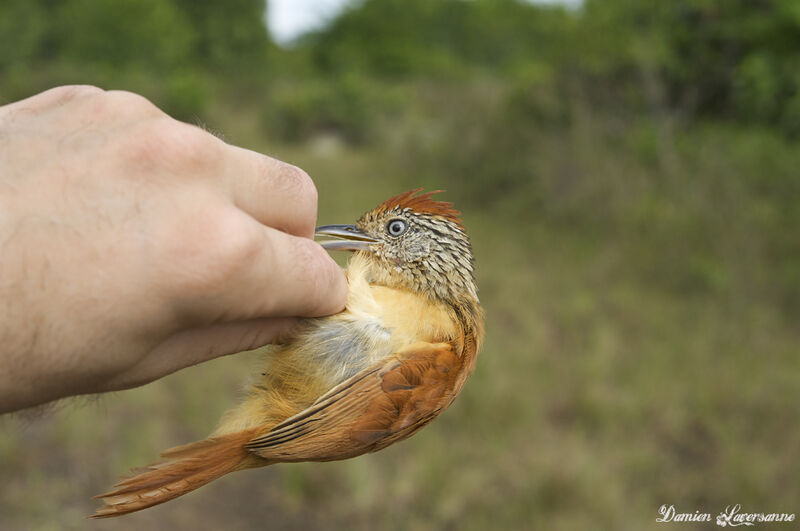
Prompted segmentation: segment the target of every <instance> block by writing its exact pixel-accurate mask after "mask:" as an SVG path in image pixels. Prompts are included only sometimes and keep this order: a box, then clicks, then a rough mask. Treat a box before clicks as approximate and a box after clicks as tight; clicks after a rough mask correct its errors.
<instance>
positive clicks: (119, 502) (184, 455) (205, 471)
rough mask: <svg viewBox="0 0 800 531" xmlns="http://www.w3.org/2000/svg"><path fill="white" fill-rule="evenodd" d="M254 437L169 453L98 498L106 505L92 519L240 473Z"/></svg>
mask: <svg viewBox="0 0 800 531" xmlns="http://www.w3.org/2000/svg"><path fill="white" fill-rule="evenodd" d="M252 436H253V433H252V432H240V433H237V434H234V435H229V436H224V437H216V438H210V439H205V440H203V441H198V442H195V443H192V444H187V445H184V446H179V447H177V448H172V449H169V450H166V451H165V452H164V453H162V454H161V455H162V457H164V458H165V461H161V462H158V463H153V464H152V465H149V466H147V467H145V468H143V469H140V470H135V471H134V472H137V473H136V475H134V476H132V477H129V478H126V479H124V480H123V481H121V482H119V483H117V484H116V485H115V488H114V489H113V490H112V491H110V492H106V493H105V494H100V495H98V496H95V498H100V499H102V500H103V503H104V504H105V505H104V506H103V507H101V508H99V509H98V510H97V511H96V512H95V514H94V515H92V516H91V518H107V517H110V516H120V515H123V514H128V513H131V512H134V511H138V510H140V509H145V508H147V507H152V506H153V505H158V504H160V503H164V502H166V501H169V500H171V499H173V498H177V497H178V496H182V495H184V494H186V493H187V492H191V491H193V490H194V489H196V488H198V487H201V486H203V485H205V484H206V483H209V482H210V481H213V480H215V479H217V478H219V477H220V476H223V475H225V474H227V473H228V472H233V471H234V470H238V469H239V468H240V467H241V466H242V465H243V464H244V461H245V460H246V458H247V457H248V456H249V452H247V451H246V450H245V449H244V444H245V443H246V442H247V441H248V440H249V439H250V438H251V437H252ZM263 464H267V463H263Z"/></svg>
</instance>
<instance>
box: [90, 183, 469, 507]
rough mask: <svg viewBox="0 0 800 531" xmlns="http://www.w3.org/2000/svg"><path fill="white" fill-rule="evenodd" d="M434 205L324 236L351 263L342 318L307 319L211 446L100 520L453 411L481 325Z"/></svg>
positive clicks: (456, 238) (142, 481)
mask: <svg viewBox="0 0 800 531" xmlns="http://www.w3.org/2000/svg"><path fill="white" fill-rule="evenodd" d="M439 192H441V191H440V190H436V191H433V192H423V191H422V189H421V188H418V189H415V190H411V191H408V192H405V193H401V194H399V195H396V196H394V197H391V198H389V199H387V200H386V201H384V202H383V203H381V204H380V205H379V206H378V207H376V208H374V209H373V210H370V211H368V212H366V213H365V214H364V215H363V216H361V218H360V219H358V221H357V222H356V223H355V224H354V225H325V226H321V227H317V229H316V235H317V236H319V237H323V238H328V239H327V240H325V241H321V242H320V244H321V245H322V246H323V247H324V248H325V249H327V250H343V251H352V253H353V254H352V255H351V256H350V260H349V263H348V266H347V269H346V272H345V273H346V277H347V281H348V294H347V301H346V305H345V309H344V311H342V312H340V313H338V314H335V315H332V316H328V317H322V318H307V319H303V320H301V322H300V324H299V325H298V327H297V329H296V330H295V331H294V333H293V335H292V336H291V337H290V338H288V339H286V340H285V341H283V342H282V343H281V344H280V345H274V346H271V347H270V348H269V349H268V351H267V352H266V353H265V354H264V357H263V360H262V361H261V363H262V364H263V365H262V367H261V370H260V372H259V373H258V374H257V375H256V377H255V378H253V381H252V382H251V383H250V384H249V386H248V387H247V390H246V392H245V394H244V397H243V399H242V401H241V402H240V403H239V405H238V406H236V407H234V408H233V409H232V410H230V411H229V412H228V413H226V414H225V415H224V416H223V418H222V420H221V421H220V424H219V426H218V428H217V429H216V430H215V431H214V432H213V433H212V434H211V435H210V436H209V437H208V438H207V439H204V440H201V441H197V442H193V443H190V444H187V445H183V446H178V447H176V448H172V449H169V450H166V451H164V452H163V453H162V454H161V460H160V461H158V462H156V463H154V464H151V465H149V466H147V467H145V468H142V469H138V470H136V469H135V470H134V471H133V472H134V475H132V476H131V477H128V478H127V479H123V480H122V481H121V482H120V483H118V484H116V485H115V486H114V488H113V489H112V490H111V491H109V492H106V493H104V494H100V495H98V496H95V498H99V499H100V500H102V503H103V506H102V507H100V508H98V509H97V510H96V512H95V514H94V515H92V516H91V517H92V518H106V517H113V516H120V515H124V514H128V513H131V512H134V511H138V510H141V509H145V508H147V507H151V506H154V505H158V504H161V503H164V502H166V501H169V500H172V499H174V498H177V497H178V496H181V495H183V494H186V493H187V492H190V491H192V490H194V489H197V488H198V487H200V486H202V485H205V484H207V483H209V482H211V481H213V480H215V479H217V478H219V477H221V476H223V475H225V474H228V473H230V472H234V471H238V470H243V469H249V468H256V467H261V466H267V465H271V464H275V463H292V462H300V461H334V460H341V459H348V458H352V457H356V456H359V455H362V454H365V453H368V452H375V451H378V450H381V449H383V448H386V447H387V446H389V445H391V444H394V443H395V442H398V441H400V440H403V439H406V438H408V437H410V436H411V435H413V434H414V433H416V432H417V431H418V430H419V429H420V428H422V427H423V426H425V425H426V424H428V423H429V422H430V421H432V420H433V419H434V418H436V417H437V416H438V415H439V414H440V413H441V412H442V411H444V410H445V409H446V408H447V407H448V406H450V404H451V403H452V402H453V400H454V399H455V398H456V396H457V395H458V394H459V393H460V392H461V389H462V388H463V386H464V383H465V381H466V380H467V377H468V376H469V375H470V374H471V373H472V372H473V369H474V367H475V362H476V358H477V355H478V351H479V350H480V347H481V343H482V341H483V337H484V312H483V309H482V307H481V305H480V302H479V300H478V289H477V286H476V282H475V272H474V259H473V254H472V247H471V244H470V240H469V237H468V236H467V234H466V231H465V229H464V226H463V224H462V221H461V214H460V212H458V211H457V210H456V209H455V208H454V207H453V205H452V203H449V202H445V201H439V200H436V199H434V198H433V197H432V196H433V195H434V194H436V193H439Z"/></svg>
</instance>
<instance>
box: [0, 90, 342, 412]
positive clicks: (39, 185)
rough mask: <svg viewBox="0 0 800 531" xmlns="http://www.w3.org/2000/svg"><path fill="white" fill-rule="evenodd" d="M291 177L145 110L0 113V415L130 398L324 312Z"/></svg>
mask: <svg viewBox="0 0 800 531" xmlns="http://www.w3.org/2000/svg"><path fill="white" fill-rule="evenodd" d="M316 209H317V195H316V189H315V188H314V185H313V183H312V181H311V179H310V178H309V177H308V176H307V175H306V174H305V173H304V172H303V171H302V170H300V169H298V168H296V167H294V166H291V165H289V164H285V163H283V162H280V161H278V160H275V159H272V158H269V157H266V156H264V155H260V154H258V153H255V152H252V151H248V150H246V149H242V148H238V147H234V146H231V145H228V144H225V143H224V142H222V141H221V140H219V139H218V138H216V137H214V136H213V135H211V134H209V133H207V132H205V131H203V130H202V129H200V128H198V127H194V126H191V125H188V124H184V123H181V122H178V121H176V120H173V119H172V118H170V117H168V116H167V115H166V114H164V113H163V112H161V111H160V110H159V109H158V108H156V107H155V106H154V105H152V104H151V103H150V102H148V101H147V100H146V99H144V98H142V97H140V96H137V95H135V94H131V93H127V92H120V91H109V92H106V91H103V90H101V89H98V88H95V87H84V86H73V87H59V88H55V89H52V90H49V91H47V92H44V93H42V94H39V95H36V96H33V97H31V98H28V99H26V100H23V101H19V102H16V103H13V104H10V105H6V106H4V107H0V412H4V411H11V410H15V409H19V408H23V407H28V406H31V405H35V404H39V403H42V402H46V401H49V400H53V399H57V398H60V397H64V396H68V395H74V394H83V393H96V392H104V391H111V390H118V389H124V388H129V387H133V386H136V385H141V384H143V383H146V382H149V381H152V380H154V379H157V378H159V377H161V376H164V375H166V374H168V373H171V372H173V371H176V370H178V369H181V368H183V367H186V366H189V365H193V364H196V363H200V362H202V361H206V360H209V359H212V358H215V357H217V356H221V355H225V354H231V353H234V352H240V351H242V350H248V349H252V348H256V347H259V346H262V345H265V344H267V343H270V342H272V341H274V340H276V338H278V337H279V336H280V335H281V334H282V333H284V332H285V331H286V330H287V329H288V328H290V327H291V326H292V325H293V323H294V321H295V319H294V318H293V316H320V315H326V314H331V313H335V312H338V311H340V310H341V309H342V308H343V307H344V302H345V296H346V291H347V286H346V281H345V278H344V275H343V273H342V271H341V269H340V268H339V267H338V266H337V265H336V264H335V262H333V260H331V258H330V257H329V256H328V255H327V253H326V252H325V251H324V250H323V249H322V248H321V247H320V246H319V245H318V244H316V243H314V242H313V241H312V239H311V238H313V232H314V225H315V222H316Z"/></svg>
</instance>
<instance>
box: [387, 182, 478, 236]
mask: <svg viewBox="0 0 800 531" xmlns="http://www.w3.org/2000/svg"><path fill="white" fill-rule="evenodd" d="M421 191H422V188H416V189H414V190H409V191H408V192H403V193H402V194H398V195H396V196H394V197H390V198H389V199H387V200H386V201H384V202H383V203H381V204H380V206H378V208H376V209H375V210H376V211H377V212H379V213H382V212H387V211H389V210H392V209H395V208H396V209H398V210H403V209H404V208H409V209H411V210H413V211H414V212H417V213H420V214H430V215H432V216H441V217H443V218H445V219H448V220H450V221H452V222H453V223H456V224H458V225H459V226H461V212H459V211H458V210H456V209H455V208H453V204H452V203H449V202H447V201H436V200H435V199H431V196H432V195H434V194H438V193H440V192H442V191H443V190H433V191H432V192H425V193H423V194H420V193H419V192H421ZM417 194H419V195H417ZM462 228H463V227H462Z"/></svg>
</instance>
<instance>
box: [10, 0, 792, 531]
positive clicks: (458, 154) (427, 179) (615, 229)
mask: <svg viewBox="0 0 800 531" xmlns="http://www.w3.org/2000/svg"><path fill="white" fill-rule="evenodd" d="M264 7H265V6H264V3H263V2H262V1H258V0H234V1H228V2H215V1H212V0H202V1H200V0H118V1H111V0H103V1H100V0H98V1H94V0H4V1H3V2H2V3H0V103H7V102H10V101H14V100H17V99H20V98H23V97H27V96H29V95H31V94H34V93H36V92H38V91H40V90H43V89H46V88H49V87H51V86H55V85H59V84H65V83H93V84H98V85H100V86H102V87H104V88H116V89H127V90H132V91H137V92H140V93H142V94H144V95H145V96H147V97H148V98H150V99H151V100H153V101H154V102H155V103H157V104H158V105H160V106H162V107H163V108H164V109H165V110H167V111H168V112H169V113H171V114H172V115H173V116H175V117H177V118H180V119H183V120H186V121H189V122H194V123H200V124H203V125H205V126H206V127H208V128H209V129H210V130H212V131H214V132H217V133H218V134H220V135H221V136H223V137H224V138H225V139H226V140H227V141H229V142H232V143H236V144H240V145H243V146H246V147H249V148H251V149H255V150H258V151H260V152H264V153H268V154H271V155H273V156H277V157H280V158H282V159H284V160H287V161H290V162H293V163H295V164H298V165H300V166H301V167H303V168H304V169H306V170H307V171H308V172H309V173H310V174H311V176H312V177H313V178H314V179H315V181H316V184H317V186H318V188H319V191H320V221H321V222H324V223H341V222H349V221H351V220H354V219H355V218H356V217H357V216H359V215H360V214H361V213H362V212H363V211H365V210H367V209H369V208H371V207H372V206H374V205H375V204H377V203H378V202H379V201H381V200H382V199H384V198H385V197H387V196H388V195H390V194H394V193H397V192H399V191H403V190H406V189H409V188H412V187H417V186H426V187H430V188H443V189H446V190H447V193H446V195H445V196H444V197H445V198H446V199H449V200H452V201H454V202H455V203H456V204H457V206H458V207H460V208H461V209H462V210H463V213H464V219H465V223H466V225H467V227H468V229H469V232H470V234H471V236H472V237H473V241H474V246H475V253H476V255H477V264H478V268H479V269H478V280H479V285H480V288H481V297H482V300H483V302H484V304H485V306H486V310H487V325H488V326H487V329H488V339H487V341H486V345H485V348H484V350H483V353H482V356H481V357H480V359H479V362H478V367H477V370H476V372H475V374H474V376H473V377H472V379H471V381H470V382H469V384H468V385H467V386H466V388H465V390H464V392H463V394H462V396H461V397H460V398H459V399H458V400H457V401H456V403H455V404H454V406H453V407H452V408H451V410H449V411H448V412H447V413H446V414H445V415H443V417H442V418H441V419H439V420H438V421H437V422H435V423H434V424H433V425H432V426H430V427H428V428H427V429H425V430H423V431H422V432H421V433H420V434H419V435H417V436H415V437H414V438H413V439H411V440H409V441H408V442H404V443H402V444H399V445H396V446H394V447H392V448H389V449H387V450H385V451H383V452H380V453H378V454H375V455H369V456H365V457H361V458H358V459H355V460H351V461H348V462H342V463H328V464H297V465H282V466H274V467H269V468H266V469H261V470H257V471H248V472H241V473H237V474H234V475H232V476H229V477H227V478H224V479H222V480H220V481H217V482H215V483H213V484H212V485H210V486H208V487H205V488H203V489H201V490H200V491H198V492H196V493H193V494H191V495H188V496H186V497H184V498H182V499H179V500H177V501H174V502H171V503H169V504H166V505H163V506H160V507H158V508H155V509H152V510H149V511H145V512H143V513H139V514H135V515H132V516H130V517H127V518H124V519H119V520H111V521H101V522H89V521H86V520H84V519H83V517H84V516H85V515H87V514H89V513H91V512H92V510H93V506H94V505H95V504H94V502H93V501H92V500H90V496H91V495H93V494H96V493H98V492H101V491H103V490H104V489H105V488H106V487H108V486H109V484H110V483H111V482H112V481H113V479H115V478H116V477H117V476H118V475H119V474H121V473H123V472H124V471H126V470H128V469H129V468H131V467H134V466H137V465H141V464H144V463H147V462H149V461H151V460H152V459H153V458H154V457H155V456H156V455H157V452H158V451H159V450H161V449H163V448H166V447H169V446H173V445H177V444H181V443H185V442H188V441H191V440H194V439H197V438H202V437H204V436H205V434H206V433H207V432H208V431H209V430H210V429H211V428H212V427H213V425H214V423H215V421H216V420H217V418H218V416H219V415H220V414H221V413H222V412H223V411H224V410H225V409H226V408H228V407H229V406H230V405H231V404H232V403H233V402H234V400H235V398H236V395H237V393H238V391H239V389H240V386H241V384H242V382H243V381H244V380H246V378H247V375H248V374H249V372H251V366H252V363H253V359H254V358H255V357H256V356H257V354H243V355H240V356H235V357H230V358H227V359H220V360H216V361H214V362H211V363H207V364H204V365H203V366H199V367H195V368H192V369H188V370H185V371H182V372H181V373H179V374H176V375H173V376H170V377H168V378H165V379H163V380H161V381H159V382H156V383H154V384H151V385H148V386H146V387H144V388H141V389H138V390H133V391H128V392H124V393H118V394H113V395H107V396H103V397H100V398H97V399H95V398H90V399H85V400H83V399H78V400H72V401H66V402H65V403H63V404H61V405H60V406H59V407H56V408H53V409H52V410H50V411H46V412H45V413H44V414H41V415H37V414H23V415H19V416H16V417H6V418H3V419H0V478H2V486H0V528H2V529H86V528H88V529H142V528H148V529H177V528H180V529H183V528H187V529H188V528H207V529H216V528H220V529H221V528H225V529H233V530H237V529H251V528H267V529H309V528H320V529H370V530H371V529H420V530H426V529H459V530H462V529H531V528H539V529H645V528H652V529H660V528H661V526H663V525H665V524H656V522H655V518H656V517H657V510H658V508H659V506H661V505H662V504H674V505H675V506H676V507H677V508H678V510H679V511H686V512H694V511H695V510H701V511H702V512H709V513H712V514H717V513H718V512H719V511H721V510H723V509H724V508H725V507H726V506H727V505H730V504H737V503H739V504H742V506H743V509H744V510H747V511H756V512H758V511H761V512H770V511H785V512H794V513H800V411H799V410H798V405H797V404H798V398H799V396H798V395H799V393H800V355H799V354H800V341H799V340H800V328H799V327H798V324H799V322H800V319H798V318H799V317H800V236H799V235H798V229H799V228H800V213H799V212H800V208H799V207H800V150H799V149H798V135H800V3H797V2H795V1H793V0H760V1H758V2H753V1H749V0H672V1H669V2H649V1H646V0H638V1H629V0H586V1H585V2H584V4H583V5H582V7H580V8H578V9H575V10H566V9H564V8H561V7H542V6H534V5H530V4H526V3H520V2H515V1H512V0H491V1H490V0H472V1H463V0H435V1H434V0H367V1H365V2H356V3H354V4H353V5H352V7H351V8H350V9H348V10H346V11H345V12H344V13H343V14H341V15H340V16H338V17H337V18H335V19H333V20H331V21H330V22H329V23H328V24H327V25H326V27H324V28H323V29H321V30H320V31H318V32H316V33H314V34H311V35H306V36H304V37H303V38H301V39H300V40H298V41H297V42H295V43H294V44H293V45H292V46H290V47H288V48H281V47H278V46H276V45H275V44H274V43H273V42H272V41H271V39H270V36H269V34H268V32H267V30H266V29H265V27H264V24H263V19H264V17H263V13H264ZM109 355H110V356H113V355H114V353H113V352H109ZM673 525H675V524H673ZM709 526H713V524H703V525H697V528H703V529H706V528H708V527H709ZM691 528H693V526H692V525H691V524H682V525H681V529H691ZM781 528H784V527H781Z"/></svg>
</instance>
